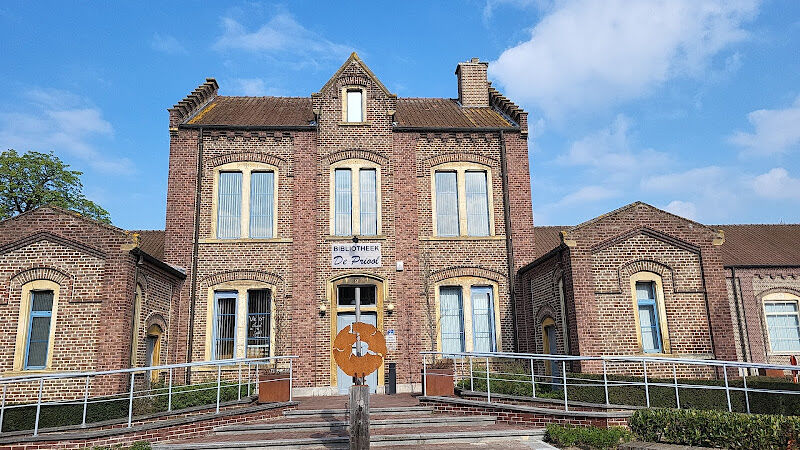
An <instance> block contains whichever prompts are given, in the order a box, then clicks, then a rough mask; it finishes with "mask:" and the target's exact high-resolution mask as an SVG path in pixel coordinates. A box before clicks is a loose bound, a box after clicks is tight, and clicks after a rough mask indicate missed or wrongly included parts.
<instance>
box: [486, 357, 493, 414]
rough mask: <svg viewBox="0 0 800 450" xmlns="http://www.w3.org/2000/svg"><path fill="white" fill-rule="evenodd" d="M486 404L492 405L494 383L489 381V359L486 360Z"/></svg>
mask: <svg viewBox="0 0 800 450" xmlns="http://www.w3.org/2000/svg"><path fill="white" fill-rule="evenodd" d="M486 402H487V403H492V382H491V380H490V379H489V358H488V357H487V358H486Z"/></svg>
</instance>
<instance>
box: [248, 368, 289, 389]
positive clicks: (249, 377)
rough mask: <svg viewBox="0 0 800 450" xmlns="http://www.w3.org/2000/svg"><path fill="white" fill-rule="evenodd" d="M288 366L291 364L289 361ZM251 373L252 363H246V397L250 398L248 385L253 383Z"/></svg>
mask: <svg viewBox="0 0 800 450" xmlns="http://www.w3.org/2000/svg"><path fill="white" fill-rule="evenodd" d="M289 364H291V361H289ZM252 371H253V367H252V363H247V396H248V397H250V388H251V387H252V386H250V385H251V384H252V383H253V378H252Z"/></svg>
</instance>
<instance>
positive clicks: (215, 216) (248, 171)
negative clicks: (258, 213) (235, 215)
mask: <svg viewBox="0 0 800 450" xmlns="http://www.w3.org/2000/svg"><path fill="white" fill-rule="evenodd" d="M220 172H241V173H242V196H241V197H242V199H241V201H242V205H241V208H240V215H239V222H240V223H239V226H240V229H239V237H238V238H220V237H219V236H218V234H217V227H218V223H219V177H220ZM253 172H272V174H273V175H272V177H273V179H272V180H273V181H272V189H273V192H272V237H268V238H251V237H250V194H251V192H252V185H251V182H250V180H251V177H252V173H253ZM213 183H214V187H213V192H212V204H211V217H212V220H211V237H212V240H220V241H226V242H229V241H233V242H236V241H239V240H257V241H261V240H272V239H278V216H279V211H278V190H279V186H280V183H281V177H280V172H279V171H278V168H277V167H275V166H273V165H271V164H266V163H261V162H254V161H240V162H232V163H227V164H222V165H220V166H217V167H215V168H214V181H213Z"/></svg>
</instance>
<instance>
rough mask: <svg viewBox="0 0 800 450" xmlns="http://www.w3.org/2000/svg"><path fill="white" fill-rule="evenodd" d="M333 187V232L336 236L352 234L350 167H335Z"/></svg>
mask: <svg viewBox="0 0 800 450" xmlns="http://www.w3.org/2000/svg"><path fill="white" fill-rule="evenodd" d="M334 183H335V184H336V187H335V193H334V196H335V199H334V201H335V203H336V204H335V210H334V211H335V212H334V218H335V221H336V225H335V232H336V235H337V236H348V235H350V234H352V231H351V230H352V228H351V227H352V198H353V197H352V187H351V184H352V179H351V178H350V169H336V171H335V173H334Z"/></svg>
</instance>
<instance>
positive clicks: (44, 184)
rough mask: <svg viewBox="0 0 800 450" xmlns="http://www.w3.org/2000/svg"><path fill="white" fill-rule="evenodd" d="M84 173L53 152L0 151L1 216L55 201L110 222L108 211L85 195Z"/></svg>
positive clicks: (2, 217)
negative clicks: (82, 181) (72, 167)
mask: <svg viewBox="0 0 800 450" xmlns="http://www.w3.org/2000/svg"><path fill="white" fill-rule="evenodd" d="M81 175H83V172H79V171H77V170H69V165H68V164H64V162H63V161H61V159H59V158H58V157H57V156H55V155H54V154H53V153H39V152H34V151H29V152H26V153H24V154H22V155H20V154H19V153H17V151H16V150H14V149H11V150H7V151H4V152H3V153H0V219H7V218H9V217H13V216H15V215H17V214H21V213H24V212H27V211H30V210H32V209H34V208H38V207H39V206H43V205H53V206H59V207H61V208H64V209H70V210H72V211H75V212H78V213H80V214H83V215H84V216H86V217H90V218H92V219H95V220H99V221H101V222H105V223H111V217H110V216H109V214H108V211H106V210H105V209H103V208H101V207H100V206H99V205H97V204H96V203H94V202H93V201H91V200H89V199H87V198H86V196H84V195H83V185H82V184H81V179H80V176H81Z"/></svg>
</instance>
